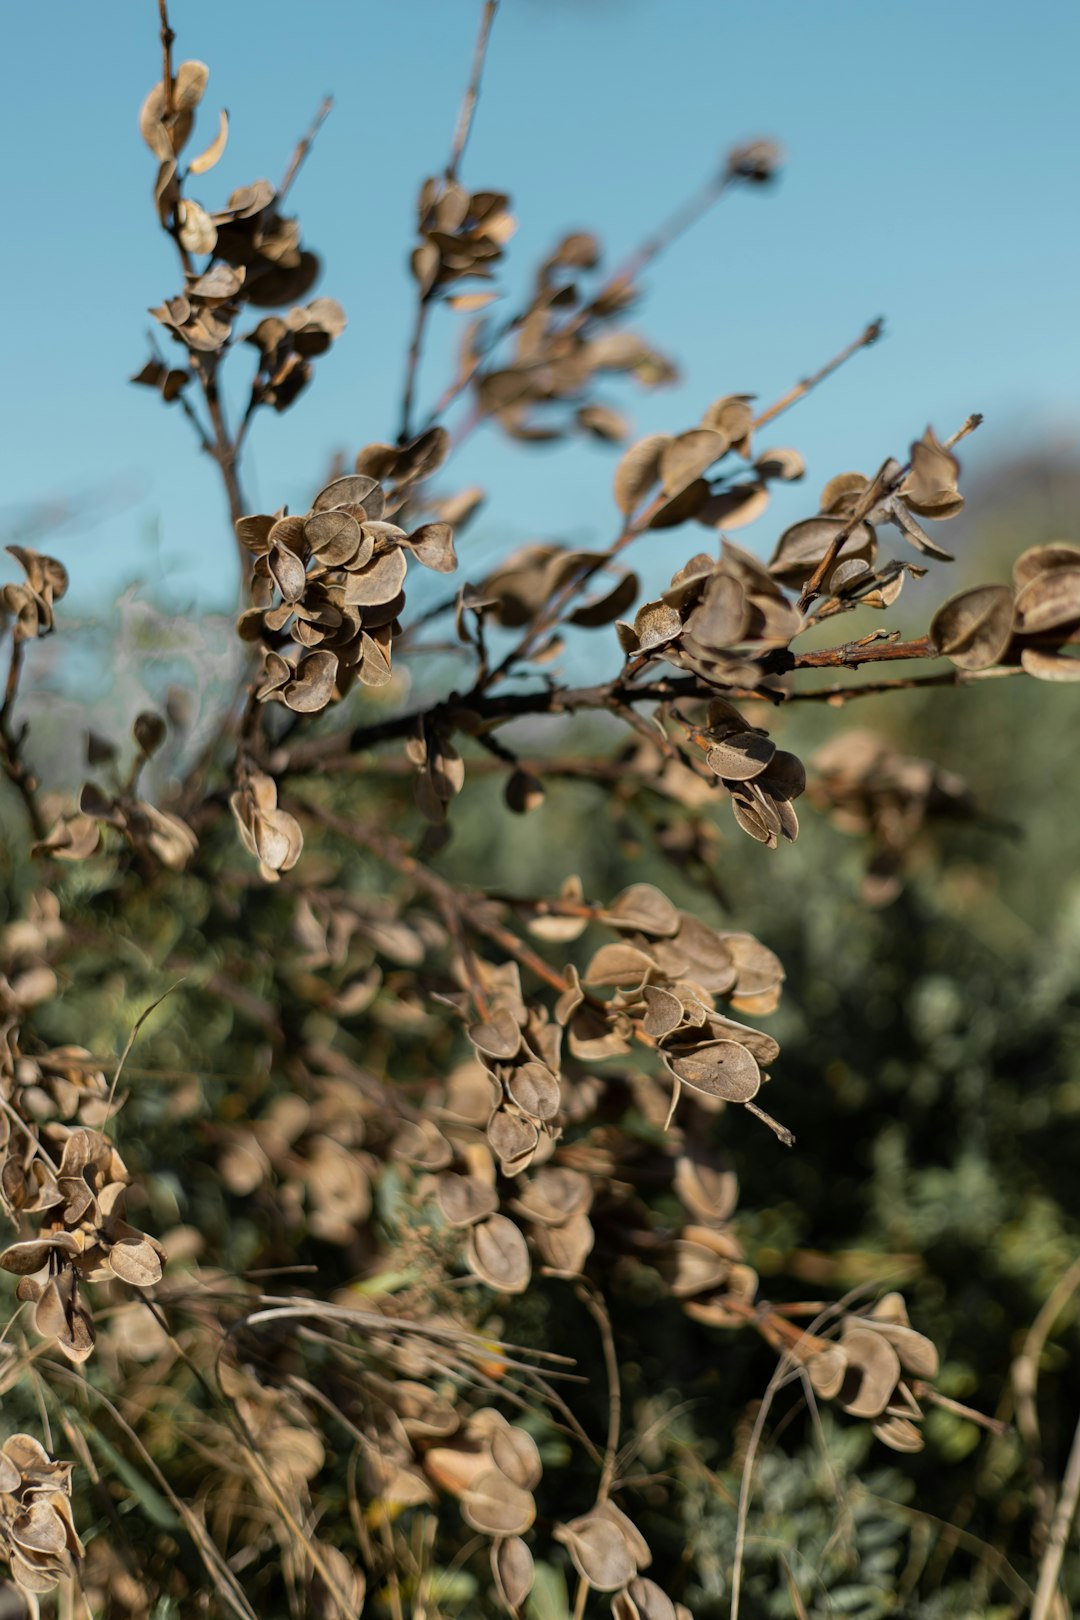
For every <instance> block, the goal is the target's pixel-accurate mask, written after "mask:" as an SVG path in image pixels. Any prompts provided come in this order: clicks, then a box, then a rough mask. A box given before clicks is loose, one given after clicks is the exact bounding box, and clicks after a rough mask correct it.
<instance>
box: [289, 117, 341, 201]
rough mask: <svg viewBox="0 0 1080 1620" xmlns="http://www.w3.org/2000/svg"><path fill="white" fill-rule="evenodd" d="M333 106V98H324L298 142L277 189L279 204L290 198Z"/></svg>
mask: <svg viewBox="0 0 1080 1620" xmlns="http://www.w3.org/2000/svg"><path fill="white" fill-rule="evenodd" d="M333 105H334V98H333V96H324V97H323V99H322V101H321V102H320V103H319V110H318V112H317V113H316V114H315V117H314V118H313V119H312V120H311V123H310V124H309V125H308V128H307V131H306V132H305V134H303V135H302V136H301V137H300V139H299V140H298V141H297V143H296V149H295V151H294V152H293V155H292V157H291V158H290V159H289V167H288V168H287V169H286V170H285V173H284V175H283V177H282V181H281V184H280V186H278V189H277V200H278V202H279V203H281V202H284V201H285V198H286V197H287V196H288V194H289V191H290V189H291V187H292V183H293V181H294V180H295V179H296V177H297V175H298V174H299V173H300V170H301V169H302V168H303V166H304V163H305V162H306V160H307V155H308V153H309V152H310V151H311V148H312V147H313V146H314V144H315V137H316V135H318V133H319V131H320V129H322V127H323V125H324V124H325V122H326V120H327V118H328V116H329V114H330V109H331V107H333Z"/></svg>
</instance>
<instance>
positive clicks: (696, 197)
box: [424, 173, 735, 448]
mask: <svg viewBox="0 0 1080 1620" xmlns="http://www.w3.org/2000/svg"><path fill="white" fill-rule="evenodd" d="M734 178H735V177H733V176H730V175H728V174H726V173H722V174H720V175H717V176H713V177H712V178H710V179H709V180H707V181H706V182H705V184H704V185H703V186H701V187H700V188H699V189H698V190H697V191H696V192H694V194H693V195H692V196H691V197H689V198H687V199H686V200H685V201H684V202H683V203H681V204H680V205H679V207H678V208H676V209H675V210H674V212H673V213H671V214H670V215H669V216H668V218H667V219H666V220H665V221H664V223H663V224H662V225H660V226H658V227H657V229H656V230H655V231H654V232H653V233H652V235H651V236H648V237H646V239H645V241H644V242H642V243H641V244H640V245H639V246H638V247H636V248H635V249H634V250H633V251H632V252H631V253H630V254H628V255H627V257H626V258H625V259H624V260H623V262H622V264H621V265H619V266H618V268H617V269H616V270H614V271H613V272H612V274H611V275H610V276H608V277H607V279H606V280H605V281H604V282H603V284H602V285H601V287H600V288H599V289H598V291H597V292H596V293H595V294H594V295H593V297H592V299H591V300H590V301H589V303H588V304H586V305H585V306H584V308H582V309H580V310H579V311H578V312H577V314H576V315H574V316H572V317H571V318H570V319H569V320H568V321H567V322H566V323H565V325H563V326H562V327H561V328H560V329H559V334H560V336H561V337H567V336H570V335H572V334H573V333H575V332H579V331H580V330H581V329H582V327H584V326H585V325H586V324H587V322H588V321H589V319H590V318H591V316H592V315H593V313H594V312H595V309H596V306H597V305H598V304H602V302H603V301H604V300H605V299H606V298H609V297H611V296H612V295H613V294H615V293H616V292H618V291H619V290H620V289H621V288H622V287H624V286H628V285H629V284H630V283H631V282H632V281H633V279H634V277H635V276H637V275H640V273H641V271H642V270H644V269H645V268H646V266H647V265H649V264H651V263H652V262H653V261H654V260H655V259H657V258H658V257H659V255H660V254H661V253H663V252H664V251H665V249H666V248H668V247H670V246H671V244H672V243H673V242H674V241H676V240H677V239H678V237H680V236H682V235H684V233H685V232H686V231H688V230H689V229H690V227H691V226H692V225H694V224H696V223H697V221H698V220H699V219H701V217H702V216H703V215H704V214H706V213H707V212H708V210H709V209H710V208H711V207H712V206H713V204H714V203H716V202H718V201H719V200H720V198H721V197H722V196H723V195H724V194H725V192H726V191H727V190H728V189H729V187H730V186H731V184H732V183H733V180H734ZM529 313H530V311H529V310H528V309H522V310H518V311H517V312H516V313H515V314H513V315H509V316H507V318H506V319H505V320H504V321H503V322H502V323H501V324H500V325H499V326H497V327H496V328H495V330H494V331H493V332H492V333H491V335H490V337H489V338H488V339H487V340H486V342H484V343H483V345H482V347H481V349H480V351H479V352H478V353H477V354H476V355H475V356H474V357H473V360H472V362H471V364H470V365H469V366H468V367H467V368H466V370H464V371H463V372H462V373H461V374H460V375H459V376H458V377H456V378H455V379H454V381H453V382H451V383H448V384H447V386H446V388H445V389H444V390H443V392H442V393H441V394H440V396H439V398H438V400H437V401H436V402H435V404H434V406H433V407H432V409H431V411H430V412H429V414H428V416H427V418H426V420H425V422H424V427H425V429H426V428H430V427H434V425H435V423H436V422H437V421H438V420H439V418H440V417H441V416H442V415H443V414H444V413H445V412H446V411H447V410H449V408H450V406H451V405H452V404H453V403H454V401H455V400H456V399H458V398H459V397H460V396H461V395H462V394H463V393H464V392H465V390H466V389H467V388H468V386H469V384H470V383H471V382H472V380H473V378H474V377H475V376H476V375H477V373H478V372H479V371H480V370H481V369H482V367H483V365H484V363H485V361H486V360H488V359H489V358H490V356H491V355H492V354H493V353H494V352H495V350H496V349H497V348H498V347H499V344H500V343H502V342H503V341H504V340H505V339H506V338H508V337H509V336H510V335H511V334H512V333H513V332H516V331H517V329H518V327H519V326H521V325H522V324H523V323H524V321H525V319H526V317H527V316H528V315H529ZM483 419H484V413H483V412H477V413H475V414H474V415H473V416H472V417H470V419H469V421H468V422H467V423H466V424H465V426H464V428H463V429H462V430H461V431H460V432H459V433H458V434H457V436H456V438H455V441H454V443H455V448H456V447H457V446H458V445H459V444H460V443H461V441H462V440H463V439H465V438H467V437H468V435H469V434H470V433H471V432H472V431H473V430H474V429H475V428H477V427H478V426H479V425H480V423H481V421H483Z"/></svg>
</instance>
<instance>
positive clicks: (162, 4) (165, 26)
mask: <svg viewBox="0 0 1080 1620" xmlns="http://www.w3.org/2000/svg"><path fill="white" fill-rule="evenodd" d="M158 17H159V19H160V22H161V83H162V88H163V89H164V91H165V116H166V118H168V116H169V114H170V113H171V112H172V110H173V74H172V48H173V41H174V40H175V38H176V35H175V34H174V33H173V31H172V29H171V28H170V27H169V8H168V4H167V0H158Z"/></svg>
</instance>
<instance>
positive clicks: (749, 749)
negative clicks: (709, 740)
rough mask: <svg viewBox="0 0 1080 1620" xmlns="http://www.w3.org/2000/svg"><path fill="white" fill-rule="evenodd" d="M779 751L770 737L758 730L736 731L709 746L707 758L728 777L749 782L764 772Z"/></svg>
mask: <svg viewBox="0 0 1080 1620" xmlns="http://www.w3.org/2000/svg"><path fill="white" fill-rule="evenodd" d="M775 753H776V744H775V743H774V742H773V741H772V739H771V738H770V737H763V736H762V735H761V734H760V732H757V731H743V732H736V733H735V734H734V735H732V736H730V737H725V738H724V740H723V742H718V743H715V744H714V745H713V747H712V748H710V749H709V752H708V754H707V755H706V762H707V764H708V766H709V769H710V770H711V771H715V772H716V774H717V776H719V777H722V778H723V779H724V780H725V781H731V782H748V781H750V780H751V779H752V778H753V777H755V776H760V775H761V773H762V771H763V770H765V768H766V766H767V765H769V764H770V762H771V761H772V759H773V756H774V755H775Z"/></svg>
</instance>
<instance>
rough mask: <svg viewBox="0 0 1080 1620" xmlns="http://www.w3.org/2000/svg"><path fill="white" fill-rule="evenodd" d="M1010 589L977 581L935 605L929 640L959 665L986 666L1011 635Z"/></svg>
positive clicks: (999, 655) (997, 659)
mask: <svg viewBox="0 0 1080 1620" xmlns="http://www.w3.org/2000/svg"><path fill="white" fill-rule="evenodd" d="M1013 621H1014V608H1013V593H1012V591H1011V590H1010V589H1009V587H1008V586H1007V585H977V586H975V587H974V588H973V589H972V590H967V591H960V592H958V593H957V595H956V596H952V597H950V598H949V600H948V601H947V602H945V603H944V604H943V605H942V606H941V607H939V608H938V610H937V612H936V613H935V614H934V617H933V619H932V620H931V623H930V640H931V642H932V643H933V645H934V646H935V647H936V648H937V650H938V651H939V652H940V653H943V654H944V655H945V657H946V658H948V659H949V660H950V661H951V662H952V663H954V664H956V665H957V667H958V668H959V669H971V670H976V669H990V668H991V667H992V666H993V665H994V664H997V663H999V662H1000V661H1001V659H1002V657H1003V656H1004V653H1005V650H1006V648H1007V647H1008V645H1009V642H1010V640H1011V639H1012V633H1013Z"/></svg>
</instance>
